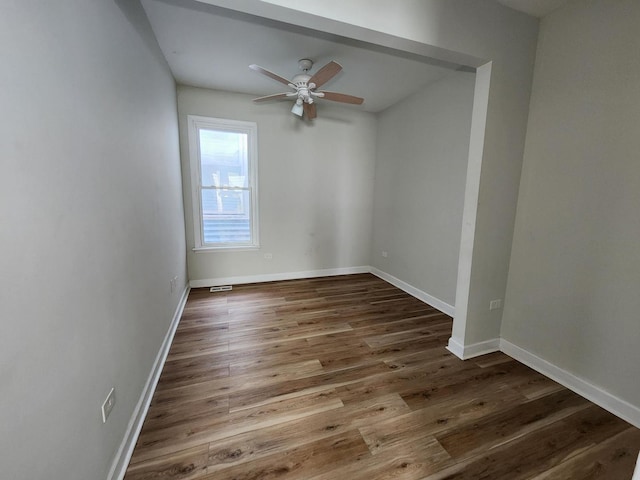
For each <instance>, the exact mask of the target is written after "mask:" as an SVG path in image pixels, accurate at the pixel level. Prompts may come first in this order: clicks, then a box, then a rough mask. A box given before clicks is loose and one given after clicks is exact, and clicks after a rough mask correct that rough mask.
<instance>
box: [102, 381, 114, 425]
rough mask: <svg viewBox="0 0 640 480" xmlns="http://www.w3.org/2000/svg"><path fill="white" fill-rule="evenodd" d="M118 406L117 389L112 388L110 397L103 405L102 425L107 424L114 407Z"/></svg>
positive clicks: (108, 396)
mask: <svg viewBox="0 0 640 480" xmlns="http://www.w3.org/2000/svg"><path fill="white" fill-rule="evenodd" d="M115 404H116V387H112V388H111V390H110V391H109V395H107V398H105V400H104V402H103V403H102V423H107V418H109V414H110V413H111V410H113V407H114V406H115Z"/></svg>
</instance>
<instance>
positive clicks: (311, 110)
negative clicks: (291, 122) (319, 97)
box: [304, 103, 318, 120]
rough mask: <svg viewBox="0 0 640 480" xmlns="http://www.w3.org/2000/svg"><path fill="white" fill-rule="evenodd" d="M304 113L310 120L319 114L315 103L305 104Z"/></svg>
mask: <svg viewBox="0 0 640 480" xmlns="http://www.w3.org/2000/svg"><path fill="white" fill-rule="evenodd" d="M304 114H305V116H306V117H307V118H308V119H309V120H313V119H314V118H316V117H317V116H318V114H317V111H316V104H315V103H305V104H304Z"/></svg>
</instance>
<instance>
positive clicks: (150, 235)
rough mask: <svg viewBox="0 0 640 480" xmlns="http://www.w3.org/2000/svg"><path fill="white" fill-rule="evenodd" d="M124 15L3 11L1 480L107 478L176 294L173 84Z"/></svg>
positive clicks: (139, 27)
mask: <svg viewBox="0 0 640 480" xmlns="http://www.w3.org/2000/svg"><path fill="white" fill-rule="evenodd" d="M121 3H122V7H119V6H118V5H117V4H116V3H114V2H111V1H97V0H96V1H87V0H76V1H65V2H49V1H35V0H32V1H28V2H25V1H21V0H8V1H3V2H2V3H1V5H0V58H1V59H2V67H1V68H2V74H1V75H0V105H1V114H0V162H1V164H0V165H1V168H0V172H1V173H0V225H1V229H0V272H1V274H0V305H1V308H2V312H1V318H2V319H1V321H0V407H1V408H0V425H1V427H0V465H2V467H1V468H2V473H1V474H0V476H2V478H6V479H11V480H18V479H23V478H24V479H44V478H46V479H52V480H74V479H77V480H88V479H103V478H105V477H106V475H107V472H108V470H109V467H110V464H111V462H112V459H113V456H114V455H115V452H116V450H117V448H118V447H119V445H120V442H121V441H122V438H123V436H124V434H125V430H126V427H127V424H128V422H129V419H130V417H131V415H132V412H133V410H134V407H135V405H136V403H137V401H138V398H139V396H140V393H141V391H142V388H143V386H144V384H145V381H146V380H147V377H148V375H149V372H150V370H151V366H152V363H153V361H154V358H155V356H156V354H157V352H158V349H159V347H160V344H161V341H162V339H163V337H164V335H165V333H166V331H167V329H168V326H169V323H170V320H171V318H172V316H173V313H174V311H175V309H176V306H177V304H178V301H179V297H180V293H181V292H182V290H183V286H184V285H185V281H186V268H185V254H184V250H185V241H184V220H183V213H182V193H181V184H180V164H179V150H178V126H177V120H176V100H175V84H174V81H173V79H172V77H171V75H170V73H169V71H168V69H167V67H166V65H165V63H164V60H163V59H162V57H161V56H160V55H159V53H158V51H157V45H156V43H155V40H154V38H153V37H152V36H151V35H150V32H149V30H148V28H147V23H146V17H144V13H143V12H142V9H141V8H140V7H139V5H138V4H137V2H131V1H126V2H125V1H122V2H121ZM174 275H177V276H178V278H179V285H180V288H179V289H178V290H179V291H176V292H174V293H173V294H171V293H170V283H169V280H170V279H171V278H172V277H173V276H174ZM112 386H115V387H116V399H117V400H116V405H115V409H114V410H113V412H112V414H111V417H110V418H109V420H108V422H107V423H106V424H104V425H103V424H102V420H101V416H100V406H101V404H102V402H103V400H104V398H105V397H106V395H107V393H108V392H109V389H110V388H111V387H112Z"/></svg>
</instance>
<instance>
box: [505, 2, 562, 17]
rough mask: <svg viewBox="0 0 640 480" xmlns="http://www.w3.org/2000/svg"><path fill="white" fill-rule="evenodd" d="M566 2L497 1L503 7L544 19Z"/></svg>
mask: <svg viewBox="0 0 640 480" xmlns="http://www.w3.org/2000/svg"><path fill="white" fill-rule="evenodd" d="M567 1H568V0H498V2H500V3H501V4H503V5H506V6H507V7H510V8H513V9H514V10H519V11H521V12H524V13H528V14H529V15H533V16H534V17H544V16H545V15H548V14H549V13H551V12H553V11H554V10H555V9H556V8H558V7H560V6H562V5H564V4H565V3H567Z"/></svg>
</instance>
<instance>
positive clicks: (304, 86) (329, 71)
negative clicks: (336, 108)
mask: <svg viewBox="0 0 640 480" xmlns="http://www.w3.org/2000/svg"><path fill="white" fill-rule="evenodd" d="M298 66H299V67H300V70H302V71H303V73H300V74H298V75H296V76H295V77H293V78H292V79H291V80H287V79H286V78H284V77H281V76H280V75H278V74H276V73H273V72H270V71H269V70H267V69H265V68H262V67H261V66H259V65H249V68H250V69H251V70H255V71H256V72H258V73H261V74H263V75H266V76H267V77H269V78H272V79H274V80H276V81H277V82H280V83H284V84H285V85H287V86H289V87H291V88H293V89H294V90H295V91H293V92H285V93H275V94H273V95H267V96H265V97H259V98H254V99H253V101H254V102H264V101H268V100H279V99H284V98H294V97H295V99H296V100H295V103H294V104H293V108H292V109H291V113H293V114H295V115H298V116H299V117H302V116H303V114H304V116H305V117H307V118H308V119H313V118H316V116H317V114H316V103H315V100H316V99H317V98H323V99H325V100H331V101H334V102H341V103H350V104H352V105H361V104H362V102H364V98H360V97H354V96H353V95H346V94H344V93H337V92H328V91H326V90H317V89H318V88H320V87H321V86H322V85H324V84H325V83H327V82H328V81H329V80H331V79H332V78H333V77H335V76H336V75H337V74H338V73H340V70H342V65H340V64H339V63H337V62H334V61H331V62H329V63H327V64H326V65H325V66H324V67H322V68H321V69H320V70H318V71H317V72H316V73H314V74H313V75H309V70H311V67H313V62H312V61H311V60H309V59H308V58H303V59H302V60H299V61H298Z"/></svg>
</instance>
